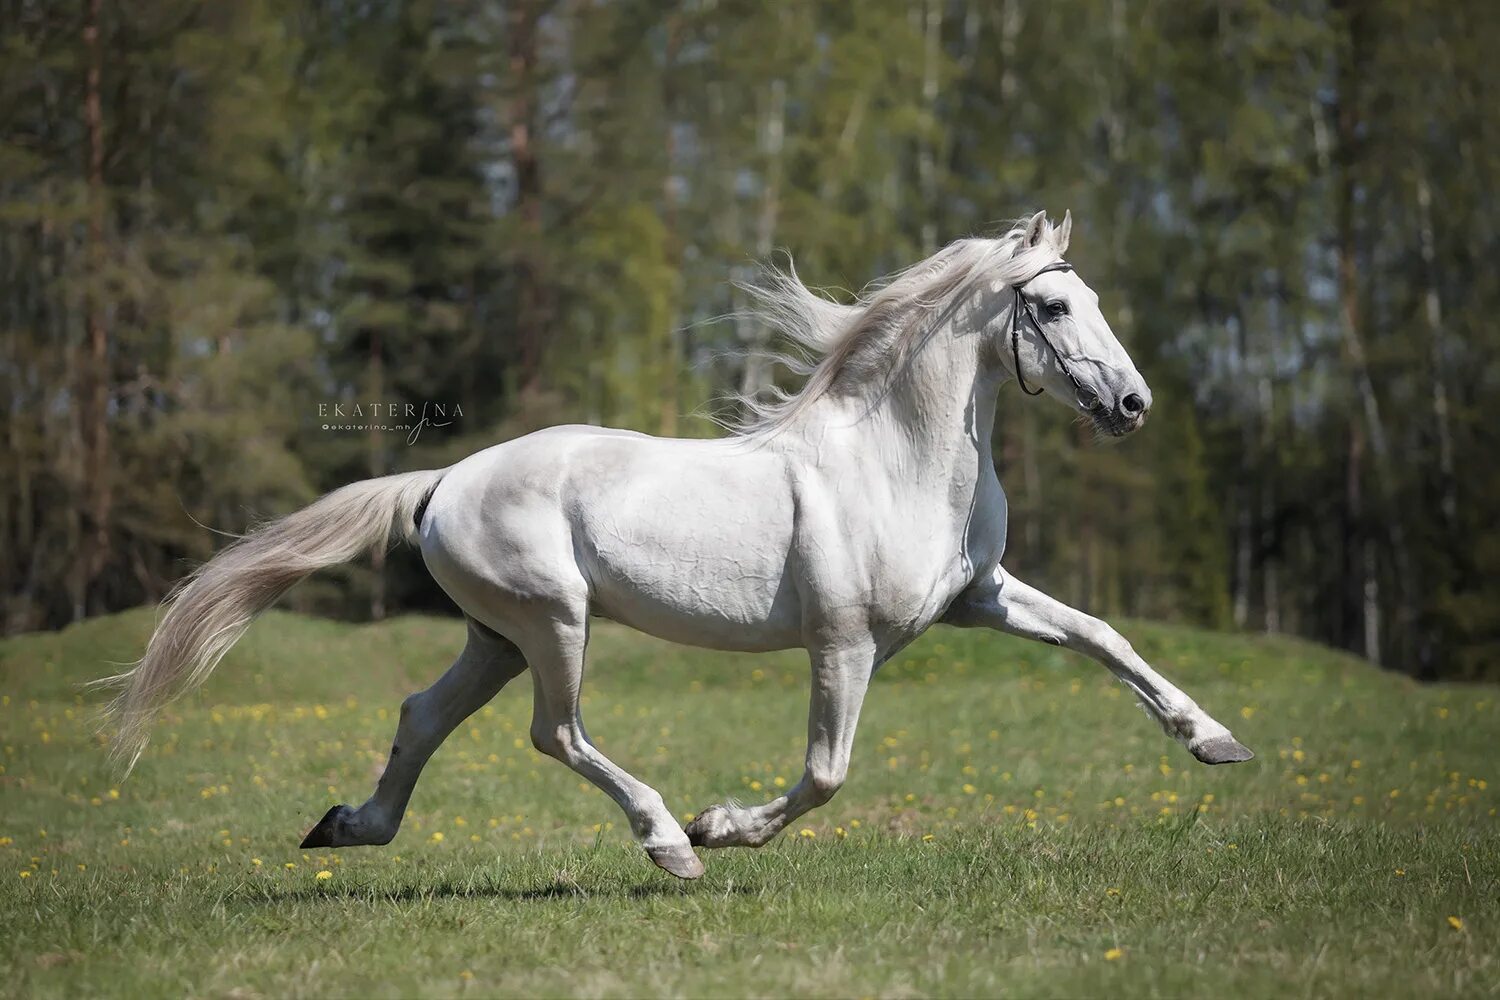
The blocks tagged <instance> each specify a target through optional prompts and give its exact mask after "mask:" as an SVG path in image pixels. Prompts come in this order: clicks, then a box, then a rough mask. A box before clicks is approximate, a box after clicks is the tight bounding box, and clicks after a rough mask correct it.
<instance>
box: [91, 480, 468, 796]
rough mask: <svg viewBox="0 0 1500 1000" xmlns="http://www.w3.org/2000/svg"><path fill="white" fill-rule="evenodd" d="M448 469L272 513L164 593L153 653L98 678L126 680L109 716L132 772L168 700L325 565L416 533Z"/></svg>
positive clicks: (119, 683)
mask: <svg viewBox="0 0 1500 1000" xmlns="http://www.w3.org/2000/svg"><path fill="white" fill-rule="evenodd" d="M446 471H447V470H446V469H438V470H430V471H425V472H407V473H402V474H400V475H395V476H384V477H382V478H380V479H367V480H364V481H363V482H358V483H351V484H350V485H348V486H345V487H343V488H342V489H337V490H334V491H333V492H332V493H330V494H328V495H327V496H325V497H323V498H321V499H319V500H317V501H314V502H313V503H312V504H310V505H309V506H307V507H304V508H303V509H302V510H299V511H297V512H296V513H294V514H288V515H287V516H286V517H283V518H281V519H280V520H276V521H270V522H268V523H266V524H264V525H261V526H260V527H258V528H256V529H254V530H253V531H251V532H250V533H249V534H247V535H245V536H244V537H243V538H240V539H238V540H237V541H235V542H234V544H232V545H230V546H229V547H228V548H226V549H224V550H223V551H222V552H220V553H219V554H218V555H216V556H214V557H213V558H212V559H210V560H209V561H208V562H207V563H204V564H203V565H202V566H200V567H199V568H198V569H197V570H196V571H195V572H194V573H193V574H192V575H190V576H189V577H188V578H187V579H185V580H183V581H182V582H181V583H180V584H178V585H177V587H176V588H175V589H174V590H173V592H172V594H171V596H169V597H168V598H167V599H166V600H165V601H164V602H162V612H163V613H162V615H161V618H160V621H159V622H158V624H157V626H156V631H155V632H154V633H153V634H152V636H151V641H150V642H149V643H147V645H146V653H145V655H144V656H142V657H141V659H140V661H139V662H138V663H136V664H135V666H134V667H132V668H131V669H130V670H127V671H125V672H124V673H122V674H117V675H116V676H113V677H106V678H104V679H103V680H101V681H98V682H97V684H98V685H100V686H104V687H113V688H119V689H120V693H119V694H118V695H117V696H116V697H115V698H114V700H113V701H111V702H110V704H109V706H108V708H107V709H106V717H107V719H108V721H109V722H110V723H112V724H113V726H114V727H115V734H114V743H113V748H112V755H113V756H114V757H115V758H116V759H118V760H120V761H122V762H123V763H124V765H125V771H126V773H127V774H128V773H129V771H130V769H131V768H132V767H134V766H135V762H136V761H137V760H138V759H139V758H140V756H141V751H143V750H145V748H146V743H147V741H148V740H149V739H150V735H151V721H152V719H153V718H155V716H156V713H157V712H158V711H160V710H161V708H162V706H164V705H165V704H166V703H167V702H169V701H171V700H172V699H173V698H176V697H178V696H179V695H182V694H184V693H186V692H188V691H190V690H192V689H193V688H194V687H196V686H197V685H199V684H201V683H203V681H204V680H205V679H206V678H207V677H208V675H209V674H210V673H211V672H212V671H213V669H214V667H216V666H217V665H218V663H219V660H220V659H221V658H223V656H224V654H225V653H227V652H229V648H230V647H231V646H233V645H234V644H235V643H236V642H238V641H239V638H240V636H242V635H244V634H245V630H246V629H247V628H249V627H250V623H251V622H252V621H254V620H255V617H256V616H257V615H259V614H260V613H261V612H262V611H264V610H266V608H268V607H270V606H271V605H272V604H274V603H276V599H277V598H279V597H280V596H281V595H282V594H284V593H286V592H287V590H289V589H290V588H291V586H292V585H293V584H295V583H296V582H297V581H299V580H301V579H302V578H303V577H305V576H308V575H309V574H311V573H313V572H314V571H316V570H320V569H323V568H325V567H328V566H336V565H338V564H339V563H344V562H348V561H349V560H351V559H353V558H355V557H356V556H359V555H361V554H363V553H364V552H367V551H369V550H370V549H372V548H374V547H375V546H377V545H389V544H390V542H391V540H392V538H393V537H395V538H400V539H403V540H406V541H412V540H414V539H415V537H416V530H417V522H416V514H417V511H418V510H419V508H421V507H422V505H423V504H424V503H425V502H426V500H427V498H428V497H430V496H431V495H432V491H433V489H434V488H436V486H437V484H438V481H439V480H440V479H442V478H443V474H444V473H445V472H446Z"/></svg>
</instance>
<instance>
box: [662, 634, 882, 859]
mask: <svg viewBox="0 0 1500 1000" xmlns="http://www.w3.org/2000/svg"><path fill="white" fill-rule="evenodd" d="M874 669H875V644H874V642H873V640H870V639H869V638H868V637H866V639H865V640H863V641H861V642H859V643H857V644H854V645H846V646H844V647H841V648H838V649H828V650H818V651H814V652H813V653H812V699H811V704H810V706H809V710H808V719H807V763H806V766H805V768H804V769H803V772H802V780H801V781H799V782H797V784H796V786H795V787H793V788H792V789H791V790H790V791H788V792H787V793H786V794H785V795H782V796H778V797H777V798H775V799H773V800H771V801H770V802H767V803H765V804H764V805H759V806H737V805H733V804H725V805H716V806H710V807H709V808H707V809H705V810H703V811H702V812H701V813H699V814H698V815H697V816H695V817H694V818H693V821H692V822H691V823H689V824H688V825H687V835H688V839H689V840H691V841H692V843H693V844H695V845H697V846H700V847H759V846H761V845H762V844H764V843H766V842H767V841H768V840H770V839H771V838H772V837H774V836H776V835H777V834H778V833H780V832H781V831H782V830H784V829H786V827H787V825H788V824H790V823H791V822H792V821H794V820H795V819H797V817H799V816H801V815H803V814H804V813H806V812H808V811H809V810H811V809H815V808H817V807H818V806H820V805H823V804H824V803H825V802H827V801H828V800H829V799H831V798H833V796H834V793H835V792H837V791H838V790H839V788H840V787H842V786H843V784H844V779H845V777H847V776H848V773H849V754H850V751H851V750H852V749H853V747H854V730H855V728H856V727H857V726H858V725H859V710H860V707H861V706H862V705H863V704H864V700H865V691H866V690H867V689H868V687H869V685H870V675H871V674H872V673H873V672H874Z"/></svg>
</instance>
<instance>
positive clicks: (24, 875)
mask: <svg viewBox="0 0 1500 1000" xmlns="http://www.w3.org/2000/svg"><path fill="white" fill-rule="evenodd" d="M21 877H22V878H31V872H28V871H23V872H21Z"/></svg>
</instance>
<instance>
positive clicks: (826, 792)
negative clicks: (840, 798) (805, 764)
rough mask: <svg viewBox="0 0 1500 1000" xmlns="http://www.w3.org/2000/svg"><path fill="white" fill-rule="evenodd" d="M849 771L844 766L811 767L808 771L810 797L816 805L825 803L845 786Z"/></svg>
mask: <svg viewBox="0 0 1500 1000" xmlns="http://www.w3.org/2000/svg"><path fill="white" fill-rule="evenodd" d="M846 774H847V772H846V770H845V769H844V768H824V767H815V768H809V769H808V772H807V793H808V798H809V799H811V800H812V802H813V804H814V805H819V806H821V805H823V804H824V803H826V802H827V801H828V800H829V799H831V798H833V797H834V795H835V794H837V793H838V790H839V789H840V788H842V787H844V778H845V776H846Z"/></svg>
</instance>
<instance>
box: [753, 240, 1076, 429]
mask: <svg viewBox="0 0 1500 1000" xmlns="http://www.w3.org/2000/svg"><path fill="white" fill-rule="evenodd" d="M1060 232H1061V230H1060V228H1059V227H1055V226H1052V225H1051V224H1050V223H1048V224H1047V226H1046V229H1045V231H1044V232H1043V235H1042V239H1041V240H1040V241H1039V242H1038V244H1037V245H1035V246H1031V247H1023V246H1022V242H1023V239H1024V237H1025V234H1026V220H1021V221H1019V222H1017V223H1015V224H1014V225H1013V226H1011V227H1010V228H1009V229H1008V230H1007V231H1006V232H1005V233H1004V234H1003V235H1001V236H998V237H970V238H965V239H960V240H955V241H954V242H952V243H950V244H948V245H947V246H945V247H943V248H942V249H941V250H939V251H938V252H937V253H935V254H933V255H932V256H930V257H928V258H926V259H924V260H921V261H918V262H917V263H915V264H912V265H911V266H909V267H906V268H903V269H902V270H900V271H897V272H895V273H894V274H891V275H888V276H887V277H885V278H883V279H880V280H878V281H875V282H872V283H871V284H870V285H869V286H867V287H866V289H865V290H864V291H862V292H861V293H860V294H859V295H857V296H856V297H855V301H854V302H853V303H852V304H850V305H843V304H840V303H838V302H835V301H833V300H831V299H829V298H827V297H825V296H824V295H822V294H820V293H819V292H817V291H814V290H813V289H811V288H809V287H808V286H807V285H805V284H804V283H803V282H802V279H801V278H800V277H798V275H797V272H796V268H795V267H794V266H792V265H791V264H790V263H789V264H788V267H787V269H786V270H781V269H779V268H775V267H768V268H767V270H766V273H765V276H764V280H763V281H762V282H761V283H759V284H757V285H754V286H748V287H747V288H746V291H747V292H748V293H749V294H750V296H751V298H752V301H753V307H752V312H753V313H754V314H755V315H756V316H758V317H759V318H760V319H761V320H762V321H763V322H765V323H767V324H768V325H770V326H771V327H772V328H773V329H776V330H778V331H779V332H780V333H781V334H782V335H783V336H784V337H785V338H786V339H787V340H788V341H790V342H791V344H792V345H793V349H794V350H795V351H798V352H800V354H801V356H799V354H798V353H790V352H787V351H763V352H759V353H761V354H762V356H763V357H764V358H765V359H766V360H768V361H769V362H771V363H777V364H782V365H784V366H786V367H788V368H790V369H791V370H792V371H793V372H795V373H797V374H801V375H805V376H806V379H805V381H804V382H803V384H802V386H801V388H799V389H798V390H797V391H795V392H785V391H783V390H780V389H778V388H777V387H775V386H768V387H767V388H766V391H769V392H770V393H772V395H773V398H771V399H764V398H760V397H758V396H756V395H754V394H751V393H740V394H736V395H735V396H733V397H732V398H733V401H735V402H737V403H738V404H739V405H740V407H741V408H742V411H743V416H741V417H740V418H739V419H738V420H734V421H729V422H728V424H727V426H728V427H729V429H730V430H731V431H732V432H734V433H735V434H736V435H738V436H741V437H753V436H757V435H765V434H772V433H775V432H776V431H779V430H781V429H783V428H785V427H786V426H787V425H788V424H790V423H791V422H792V421H794V420H795V419H796V418H797V417H798V416H800V415H801V414H802V413H803V412H805V411H806V409H807V408H808V407H809V406H811V405H812V404H813V403H814V402H816V401H817V400H818V399H820V398H822V397H823V396H826V395H829V394H830V393H833V392H836V391H842V390H853V389H857V388H858V387H860V386H864V385H868V384H871V383H874V382H877V381H879V380H881V379H883V378H885V377H887V376H888V375H890V374H891V373H892V372H894V371H895V370H897V369H898V368H899V367H900V365H901V363H902V362H903V361H904V360H906V359H907V358H908V357H909V356H910V355H911V354H912V353H913V352H914V351H916V350H920V348H921V345H922V344H923V343H924V342H925V340H926V336H927V334H929V333H930V332H932V330H933V329H934V327H935V326H936V325H937V324H938V323H940V322H942V320H943V318H944V317H946V316H948V315H950V313H951V307H952V306H953V305H955V304H956V303H957V302H958V300H959V299H960V297H961V296H964V295H966V294H972V292H973V290H974V286H975V285H976V283H977V282H979V281H982V280H988V281H990V282H994V283H997V284H998V285H1000V286H1005V285H1012V284H1015V283H1016V282H1024V281H1026V280H1027V279H1028V278H1030V277H1031V276H1032V274H1034V273H1035V272H1036V271H1037V270H1039V269H1040V268H1042V267H1044V266H1045V265H1046V264H1048V263H1049V262H1051V261H1053V260H1056V259H1057V258H1058V257H1059V256H1060V247H1059V245H1058V237H1059V234H1060Z"/></svg>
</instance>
